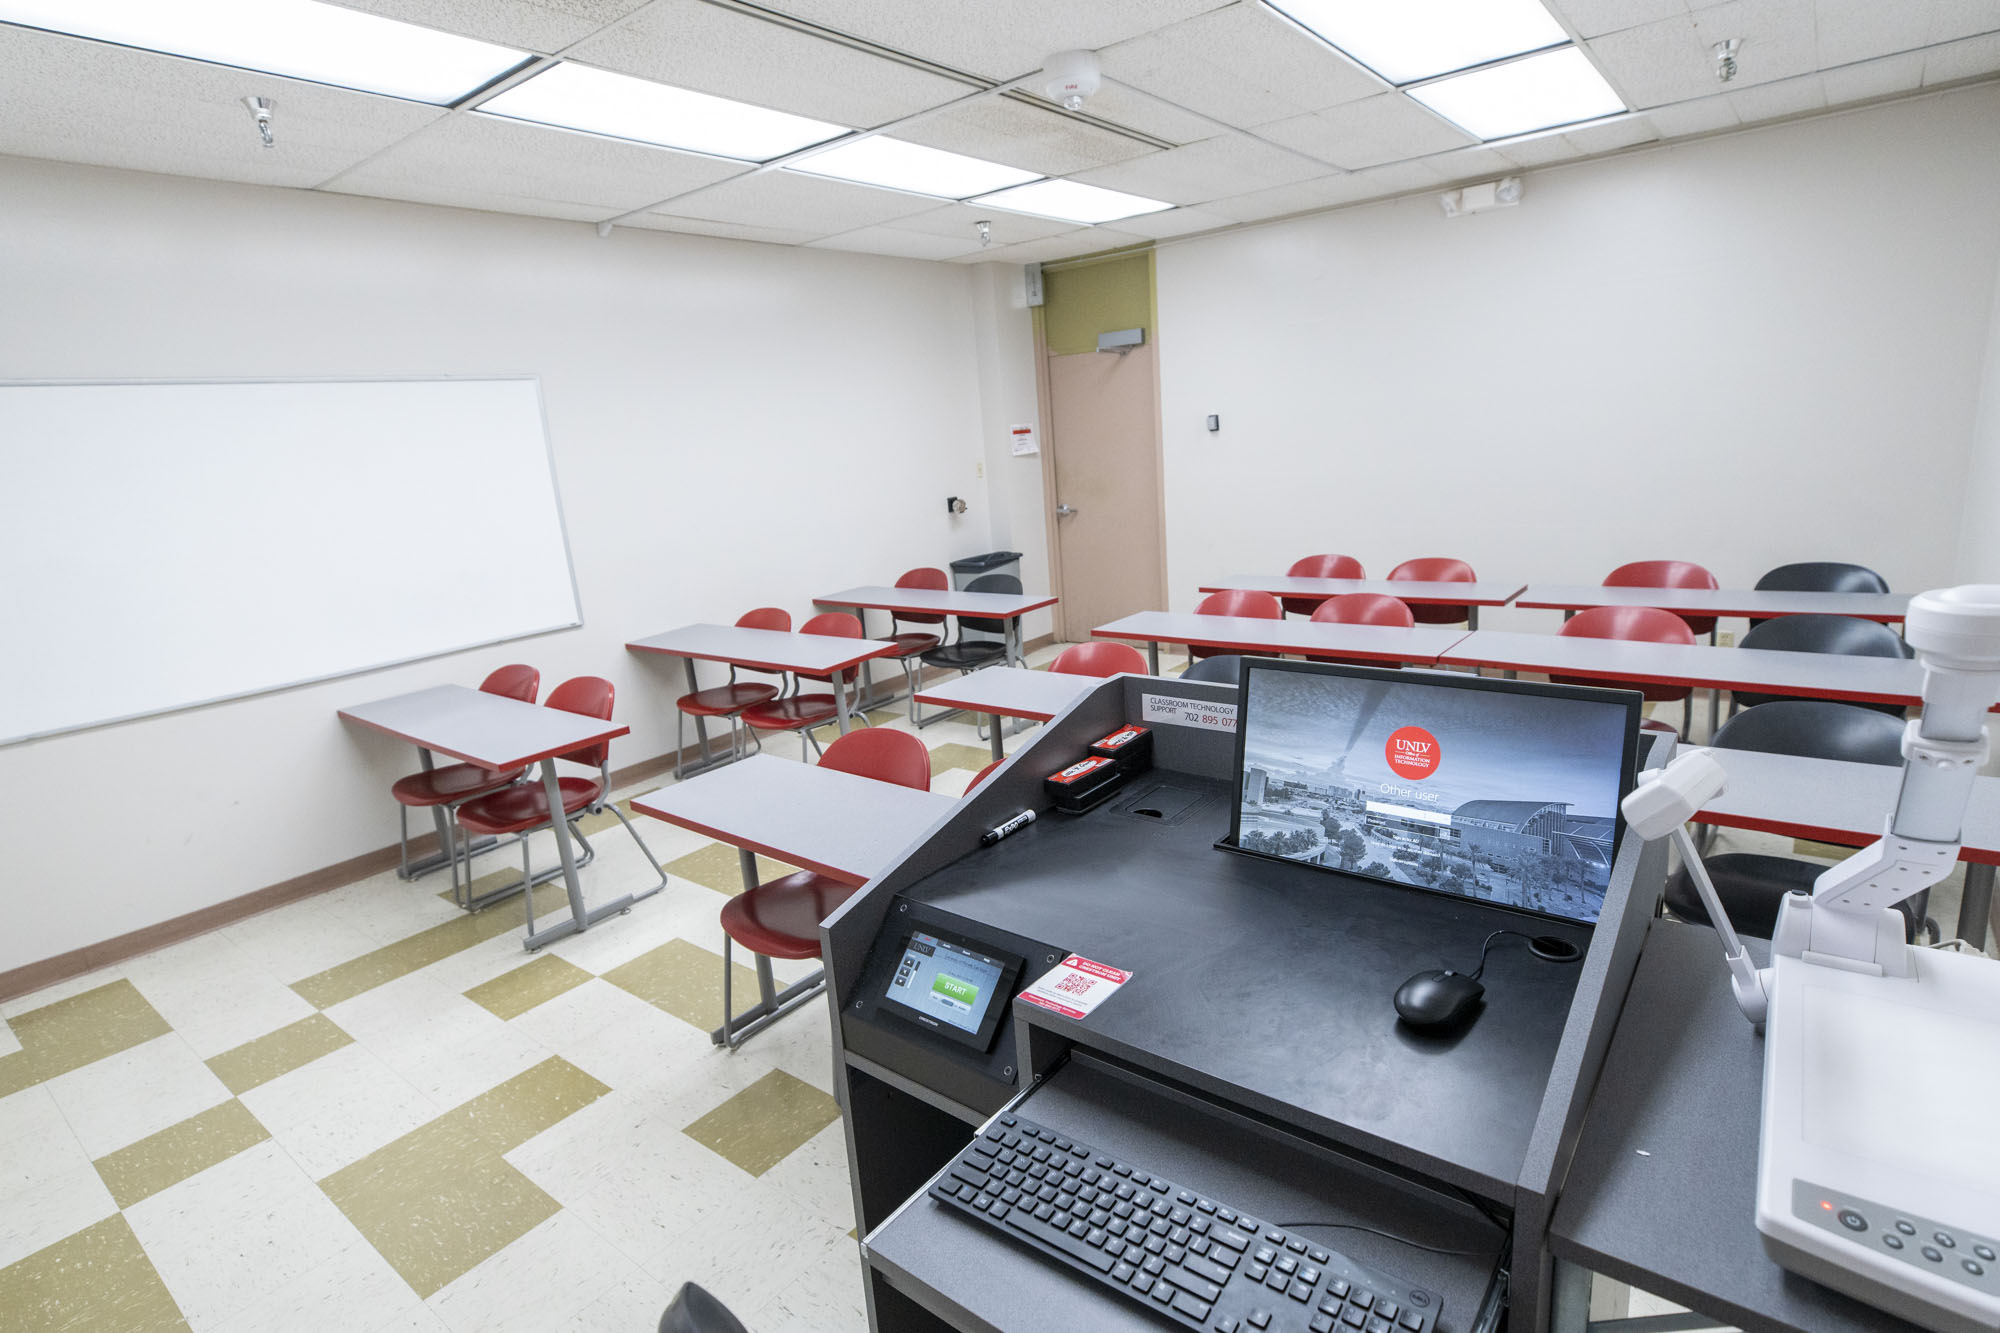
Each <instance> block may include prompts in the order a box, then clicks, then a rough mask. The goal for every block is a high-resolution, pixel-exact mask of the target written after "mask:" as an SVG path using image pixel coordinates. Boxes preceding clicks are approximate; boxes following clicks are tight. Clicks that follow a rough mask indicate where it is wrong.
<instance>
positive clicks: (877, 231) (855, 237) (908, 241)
mask: <svg viewBox="0 0 2000 1333" xmlns="http://www.w3.org/2000/svg"><path fill="white" fill-rule="evenodd" d="M807 248H808V249H812V250H852V251H854V252H856V253H857V254H864V255H889V256H891V257H893V258H896V259H957V258H959V257H960V256H962V255H969V254H972V253H973V252H975V251H977V250H979V249H981V248H982V247H981V246H980V244H979V242H978V241H977V240H974V241H972V242H971V243H969V244H968V243H967V242H966V241H964V240H962V239H954V238H952V237H949V236H930V235H926V234H925V233H923V232H920V231H897V230H895V229H893V228H890V227H862V228H860V229H859V230H856V231H849V232H842V233H841V234H840V235H838V236H828V237H826V238H824V239H823V240H817V241H809V242H807Z"/></svg>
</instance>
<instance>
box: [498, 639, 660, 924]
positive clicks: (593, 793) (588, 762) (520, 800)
mask: <svg viewBox="0 0 2000 1333" xmlns="http://www.w3.org/2000/svg"><path fill="white" fill-rule="evenodd" d="M616 697H617V691H616V689H615V687H613V685H612V684H611V682H610V681H608V680H606V679H604V678H603V677H602V676H577V677H574V678H573V679H570V680H566V681H564V682H563V683H562V684H560V685H558V686H556V687H555V688H554V689H553V690H550V691H549V697H548V701H547V703H546V704H545V705H544V706H545V707H548V708H560V709H562V710H563V711H564V712H566V713H578V714H581V715H582V716H584V717H594V718H598V719H600V720H601V721H606V722H608V721H610V720H611V705H612V702H613V701H614V699H615V698H616ZM556 758H558V759H562V760H566V761H568V762H569V763H572V764H582V765H584V766H585V767H587V768H594V769H596V770H597V776H596V777H595V778H574V777H571V778H565V777H558V778H557V779H556V789H557V790H558V791H559V792H561V794H562V818H563V822H564V823H566V824H568V825H569V831H570V836H571V837H573V838H575V839H576V840H577V842H578V843H579V844H580V845H581V846H582V847H583V855H582V857H580V858H578V860H577V862H576V864H577V866H578V867H579V868H581V867H583V866H585V865H588V864H589V863H590V862H591V861H593V860H595V859H596V857H597V852H596V849H594V848H593V847H591V845H590V842H589V840H588V839H586V838H585V837H584V836H583V834H582V833H581V832H580V831H578V829H577V827H576V824H575V823H574V820H575V819H576V817H577V816H578V815H581V814H593V815H594V814H597V813H598V812H599V811H601V810H609V811H610V812H611V813H612V814H614V815H616V816H618V822H619V823H621V824H623V825H624V826H625V831H626V832H627V833H629V834H631V835H632V841H634V842H636V843H638V844H639V850H640V851H642V852H644V853H645V854H646V860H647V861H649V862H651V863H652V866H653V873H654V874H656V875H658V876H659V877H660V882H659V883H658V884H657V885H655V886H654V887H653V888H651V889H649V890H648V891H647V892H646V893H643V894H637V895H634V898H635V901H636V900H637V899H638V898H644V897H651V896H652V895H653V894H655V893H658V892H659V891H660V890H661V889H663V888H665V887H666V886H667V872H666V871H664V870H662V869H660V863H659V862H658V861H656V860H654V859H653V851H652V848H650V847H648V846H646V840H645V839H644V838H641V837H640V836H639V830H638V829H635V828H633V827H632V821H631V820H629V819H627V818H626V817H625V812H624V811H623V810H620V809H619V808H618V807H617V806H616V805H615V804H607V803H606V802H605V799H604V798H605V796H606V795H607V794H608V793H609V792H610V791H611V742H610V741H599V742H597V743H596V744H595V745H585V746H582V747H580V748H578V749H575V750H570V751H568V752H566V753H564V754H559V755H557V756H556ZM458 823H459V826H460V827H461V828H463V829H464V830H465V831H466V832H467V833H468V834H490V835H492V836H494V837H502V836H505V835H507V834H519V835H521V836H520V841H521V883H520V885H519V887H520V888H521V889H522V890H528V889H532V888H533V886H534V881H535V872H534V868H533V866H532V865H531V864H530V863H529V853H528V849H529V846H530V844H529V842H528V838H527V835H528V834H530V833H533V832H535V831H537V830H539V829H545V828H549V829H552V828H554V827H555V822H554V820H553V819H551V818H550V813H549V793H548V788H547V786H546V785H545V784H543V783H542V782H539V781H535V782H522V783H517V784H515V785H514V786H512V787H506V788H503V789H502V790H500V791H496V792H491V793H489V794H487V795H485V796H481V797H478V798H477V799H475V800H471V801H467V802H466V803H465V804H464V805H462V806H460V807H459V808H458ZM467 873H468V875H469V874H470V868H469V867H468V870H467ZM514 891H515V890H514V888H512V887H509V888H506V889H502V890H500V891H499V892H498V893H496V894H490V895H488V896H487V899H486V900H487V901H488V902H491V901H492V900H493V899H494V898H496V897H499V896H502V895H504V894H508V893H512V892H514ZM521 898H522V900H523V901H524V902H525V903H526V904H527V919H528V933H529V934H530V935H532V934H534V933H535V895H534V894H533V893H531V892H523V893H522V894H521Z"/></svg>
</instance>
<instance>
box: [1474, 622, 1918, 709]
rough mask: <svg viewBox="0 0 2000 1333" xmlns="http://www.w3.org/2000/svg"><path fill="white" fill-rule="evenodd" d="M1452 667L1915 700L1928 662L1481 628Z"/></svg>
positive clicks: (1873, 700)
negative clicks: (1503, 669) (1924, 663)
mask: <svg viewBox="0 0 2000 1333" xmlns="http://www.w3.org/2000/svg"><path fill="white" fill-rule="evenodd" d="M1438 661H1439V662H1440V663H1443V664H1445V665H1449V666H1489V667H1506V668H1508V669H1510V670H1516V671H1546V672H1550V673H1552V674H1555V675H1559V676H1577V677H1590V678H1594V679H1605V680H1613V681H1619V680H1627V681H1642V682H1645V683H1647V684H1655V685H1690V686H1696V687H1699V688H1702V689H1724V690H1738V689H1741V690H1755V691H1759V692H1766V693H1771V694H1788V695H1798V696H1802V697H1806V698H1815V699H1851V700H1857V701H1861V702H1866V703H1891V704H1903V705H1905V706H1908V705H1911V704H1914V703H1916V702H1918V700H1919V699H1920V698H1921V697H1922V695H1923V690H1924V668H1923V666H1922V665H1921V664H1920V663H1917V662H1915V661H1911V660H1907V659H1904V658H1897V657H1847V656H1844V655H1842V654H1838V653H1780V652H1772V651H1770V650H1768V649H1761V648H1713V647H1710V646H1709V645H1708V644H1705V643H1697V644H1679V643H1635V642H1632V641H1629V640H1625V639H1586V638H1580V637H1579V638H1571V637H1569V636H1567V635H1561V634H1515V633H1510V632H1505V631H1500V630H1479V631H1477V632H1475V633H1473V634H1470V635H1467V636H1466V637H1465V638H1464V639H1462V640H1461V641H1460V642H1458V643H1457V644H1456V645H1454V646H1453V647H1451V648H1450V649H1449V650H1447V651H1446V652H1445V653H1444V654H1443V655H1442V656H1441V657H1439V658H1438Z"/></svg>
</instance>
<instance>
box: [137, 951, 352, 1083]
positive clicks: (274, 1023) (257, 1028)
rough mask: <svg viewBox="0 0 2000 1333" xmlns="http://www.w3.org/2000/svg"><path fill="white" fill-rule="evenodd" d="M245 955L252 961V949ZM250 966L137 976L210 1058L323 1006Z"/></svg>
mask: <svg viewBox="0 0 2000 1333" xmlns="http://www.w3.org/2000/svg"><path fill="white" fill-rule="evenodd" d="M242 956H243V959H244V961H245V962H246V964H249V955H248V954H247V953H246V954H243V955H242ZM249 966H250V970H245V971H238V970H235V969H230V968H221V967H219V968H216V969H215V970H214V972H212V973H211V974H209V975H208V976H206V977H205V978H200V979H196V978H191V977H187V978H179V979H176V980H175V981H174V982H173V983H171V984H167V983H162V982H160V981H157V980H154V979H152V978H149V977H134V978H133V980H132V984H133V985H135V986H137V987H138V988H139V993H140V994H141V995H143V996H145V997H146V999H147V1001H148V1002H150V1003H151V1004H152V1006H153V1008H154V1009H156V1010H158V1011H159V1014H160V1017H162V1018H164V1019H166V1020H167V1022H168V1023H169V1024H171V1025H172V1027H173V1029H174V1032H175V1033H176V1034H178V1035H179V1036H180V1037H181V1038H182V1039H183V1040H185V1041H186V1042H187V1044H188V1045H189V1046H190V1047H192V1048H193V1050H194V1053H195V1054H196V1055H199V1056H200V1057H202V1058H203V1059H204V1060H206V1059H209V1058H211V1057H213V1056H217V1055H220V1054H222V1053H223V1052H224V1051H227V1050H232V1049H234V1048H235V1047H238V1046H241V1045H242V1044H243V1043H244V1042H247V1041H252V1040H254V1039H256V1038H258V1037H261V1036H264V1035H265V1034H266V1033H271V1032H276V1031H277V1030H278V1029H279V1028H281V1027H284V1026H286V1025H287V1024H290V1023H296V1022H298V1021H299V1020H300V1019H302V1018H311V1017H312V1016H313V1014H314V1013H316V1012H317V1010H315V1009H314V1008H313V1007H312V1005H310V1004H308V1003H307V1002H306V1001H305V1000H303V999H301V998H300V997H299V995H298V993H297V992H295V991H293V990H292V989H291V988H290V987H289V986H286V985H284V984H283V983H282V982H280V981H279V980H278V979H277V978H276V977H274V976H272V975H270V974H269V973H268V972H265V971H263V970H262V968H261V967H257V966H256V965H254V964H250V965H249Z"/></svg>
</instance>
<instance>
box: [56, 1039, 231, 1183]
mask: <svg viewBox="0 0 2000 1333" xmlns="http://www.w3.org/2000/svg"><path fill="white" fill-rule="evenodd" d="M46 1086H47V1087H48V1090H49V1093H50V1095H52V1096H53V1097H54V1098H55V1099H56V1105H57V1106H59V1107H61V1108H62V1113H63V1117H64V1118H65V1119H66V1120H68V1121H69V1127H70V1128H71V1129H72V1130H75V1131H76V1137H77V1141H78V1142H79V1143H81V1144H82V1145H83V1150H84V1151H85V1152H87V1153H89V1154H90V1155H91V1157H92V1158H98V1157H103V1156H105V1155H107V1154H109V1153H113V1152H116V1151H117V1150H118V1149H120V1148H122V1147H124V1146H125V1145H126V1144H128V1143H136V1142H137V1141H138V1140H140V1139H143V1138H145V1137H146V1136H147V1135H148V1134H155V1133H158V1132H159V1131H160V1130H163V1129H165V1128H166V1127H167V1126H169V1125H175V1124H179V1123H180V1122H181V1121H183V1120H186V1119H187V1118H188V1117H189V1116H192V1115H195V1114H196V1113H198V1112H201V1111H206V1110H207V1109H208V1108H209V1107H211V1106H214V1105H216V1104H217V1103H219V1102H226V1101H228V1100H229V1089H228V1088H227V1087H225V1086H223V1082H222V1080H221V1079H219V1078H217V1077H216V1076H215V1075H214V1074H213V1073H211V1072H209V1068H208V1066H207V1065H205V1064H203V1063H202V1062H201V1059H200V1057H198V1056H197V1055H196V1054H195V1053H194V1052H193V1051H191V1050H189V1049H188V1044H187V1043H186V1042H184V1041H182V1040H181V1039H180V1037H179V1036H178V1035H177V1034H175V1033H171V1032H170V1033H168V1034H167V1035H166V1036H164V1037H155V1038H153V1040H151V1041H149V1042H146V1043H144V1044H143V1045H139V1046H134V1047H132V1048H131V1049H130V1050H126V1051H120V1052H119V1053H118V1054H116V1055H113V1056H110V1057H108V1058H107V1059H103V1060H99V1061H97V1062H95V1063H94V1064H88V1065H85V1066H84V1067H83V1068H81V1069H73V1070H71V1071H70V1072H69V1073H67V1074H61V1075H58V1076H57V1077H55V1078H52V1079H50V1080H49V1081H48V1083H47V1085H46Z"/></svg>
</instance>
